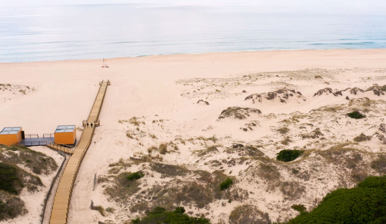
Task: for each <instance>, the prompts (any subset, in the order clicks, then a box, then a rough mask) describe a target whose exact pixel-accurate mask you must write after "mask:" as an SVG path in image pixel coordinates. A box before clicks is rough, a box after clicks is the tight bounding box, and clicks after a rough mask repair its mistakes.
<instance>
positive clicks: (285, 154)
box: [276, 150, 304, 162]
mask: <svg viewBox="0 0 386 224" xmlns="http://www.w3.org/2000/svg"><path fill="white" fill-rule="evenodd" d="M303 152H304V151H303V150H281V151H280V152H279V153H278V154H277V156H276V159H277V160H280V161H283V162H289V161H293V160H295V159H296V158H298V157H299V156H301V155H302V154H303Z"/></svg>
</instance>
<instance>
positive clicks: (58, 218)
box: [50, 81, 110, 224]
mask: <svg viewBox="0 0 386 224" xmlns="http://www.w3.org/2000/svg"><path fill="white" fill-rule="evenodd" d="M99 85H100V87H99V90H98V93H97V96H96V98H95V101H94V104H93V106H92V108H91V111H90V114H89V116H88V119H87V121H86V122H83V124H84V130H83V132H82V135H81V137H80V140H79V143H78V145H77V146H76V148H75V149H74V151H73V154H72V156H71V157H70V159H69V161H68V163H67V165H66V167H65V169H64V172H63V175H62V177H61V178H60V181H59V185H58V188H57V190H56V194H55V199H54V204H53V207H52V212H51V217H50V224H66V223H67V217H68V208H69V206H70V200H71V194H72V188H73V185H74V182H75V179H76V176H77V174H78V170H79V167H80V164H81V163H82V160H83V157H84V156H85V154H86V152H87V149H88V147H89V146H90V144H91V140H92V137H93V135H94V131H95V127H96V126H97V124H99V121H98V118H99V114H100V111H101V109H102V105H103V100H104V98H105V95H106V91H107V87H108V86H109V85H110V82H109V81H102V82H100V83H99ZM85 123H86V124H85Z"/></svg>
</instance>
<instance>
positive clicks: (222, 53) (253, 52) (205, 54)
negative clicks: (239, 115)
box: [0, 48, 386, 65]
mask: <svg viewBox="0 0 386 224" xmlns="http://www.w3.org/2000/svg"><path fill="white" fill-rule="evenodd" d="M334 51H355V52H368V51H370V52H378V51H380V52H383V51H386V48H355V49H354V48H330V49H280V50H270V49H268V50H245V51H224V52H222V51H218V52H201V53H175V54H154V55H138V56H122V57H111V58H83V59H63V60H48V61H44V60H43V61H20V62H17V61H16V62H0V65H9V64H10V65H12V64H38V63H57V62H62V63H73V62H95V61H101V60H102V59H105V60H108V61H117V60H135V59H148V58H170V57H184V56H185V57H186V56H211V55H233V54H258V53H291V52H292V53H300V52H303V53H305V52H334Z"/></svg>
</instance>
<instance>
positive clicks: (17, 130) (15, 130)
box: [0, 127, 24, 146]
mask: <svg viewBox="0 0 386 224" xmlns="http://www.w3.org/2000/svg"><path fill="white" fill-rule="evenodd" d="M23 135H24V132H23V130H22V128H21V127H6V128H3V130H2V131H1V132H0V144H2V145H8V146H11V145H17V144H19V143H20V142H21V140H22V139H23V137H24V136H23Z"/></svg>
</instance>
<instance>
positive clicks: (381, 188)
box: [288, 176, 386, 224]
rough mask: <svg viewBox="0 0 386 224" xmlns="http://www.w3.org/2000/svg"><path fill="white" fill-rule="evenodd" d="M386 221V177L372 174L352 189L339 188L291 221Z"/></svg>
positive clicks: (369, 223)
mask: <svg viewBox="0 0 386 224" xmlns="http://www.w3.org/2000/svg"><path fill="white" fill-rule="evenodd" d="M295 223H296V224H308V223H316V224H318V223H320V224H324V223H331V224H335V223H336V224H338V223H339V224H340V223H355V224H381V223H386V176H382V177H368V178H366V179H365V180H364V181H363V182H361V183H359V184H358V185H357V187H355V188H352V189H338V190H335V191H333V192H331V193H329V194H327V196H326V197H324V199H323V200H322V202H321V203H320V204H319V206H318V207H316V208H315V209H314V210H312V211H311V212H309V213H308V212H304V213H301V214H300V215H298V216H297V217H296V218H294V219H292V220H290V221H289V222H288V224H295Z"/></svg>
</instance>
